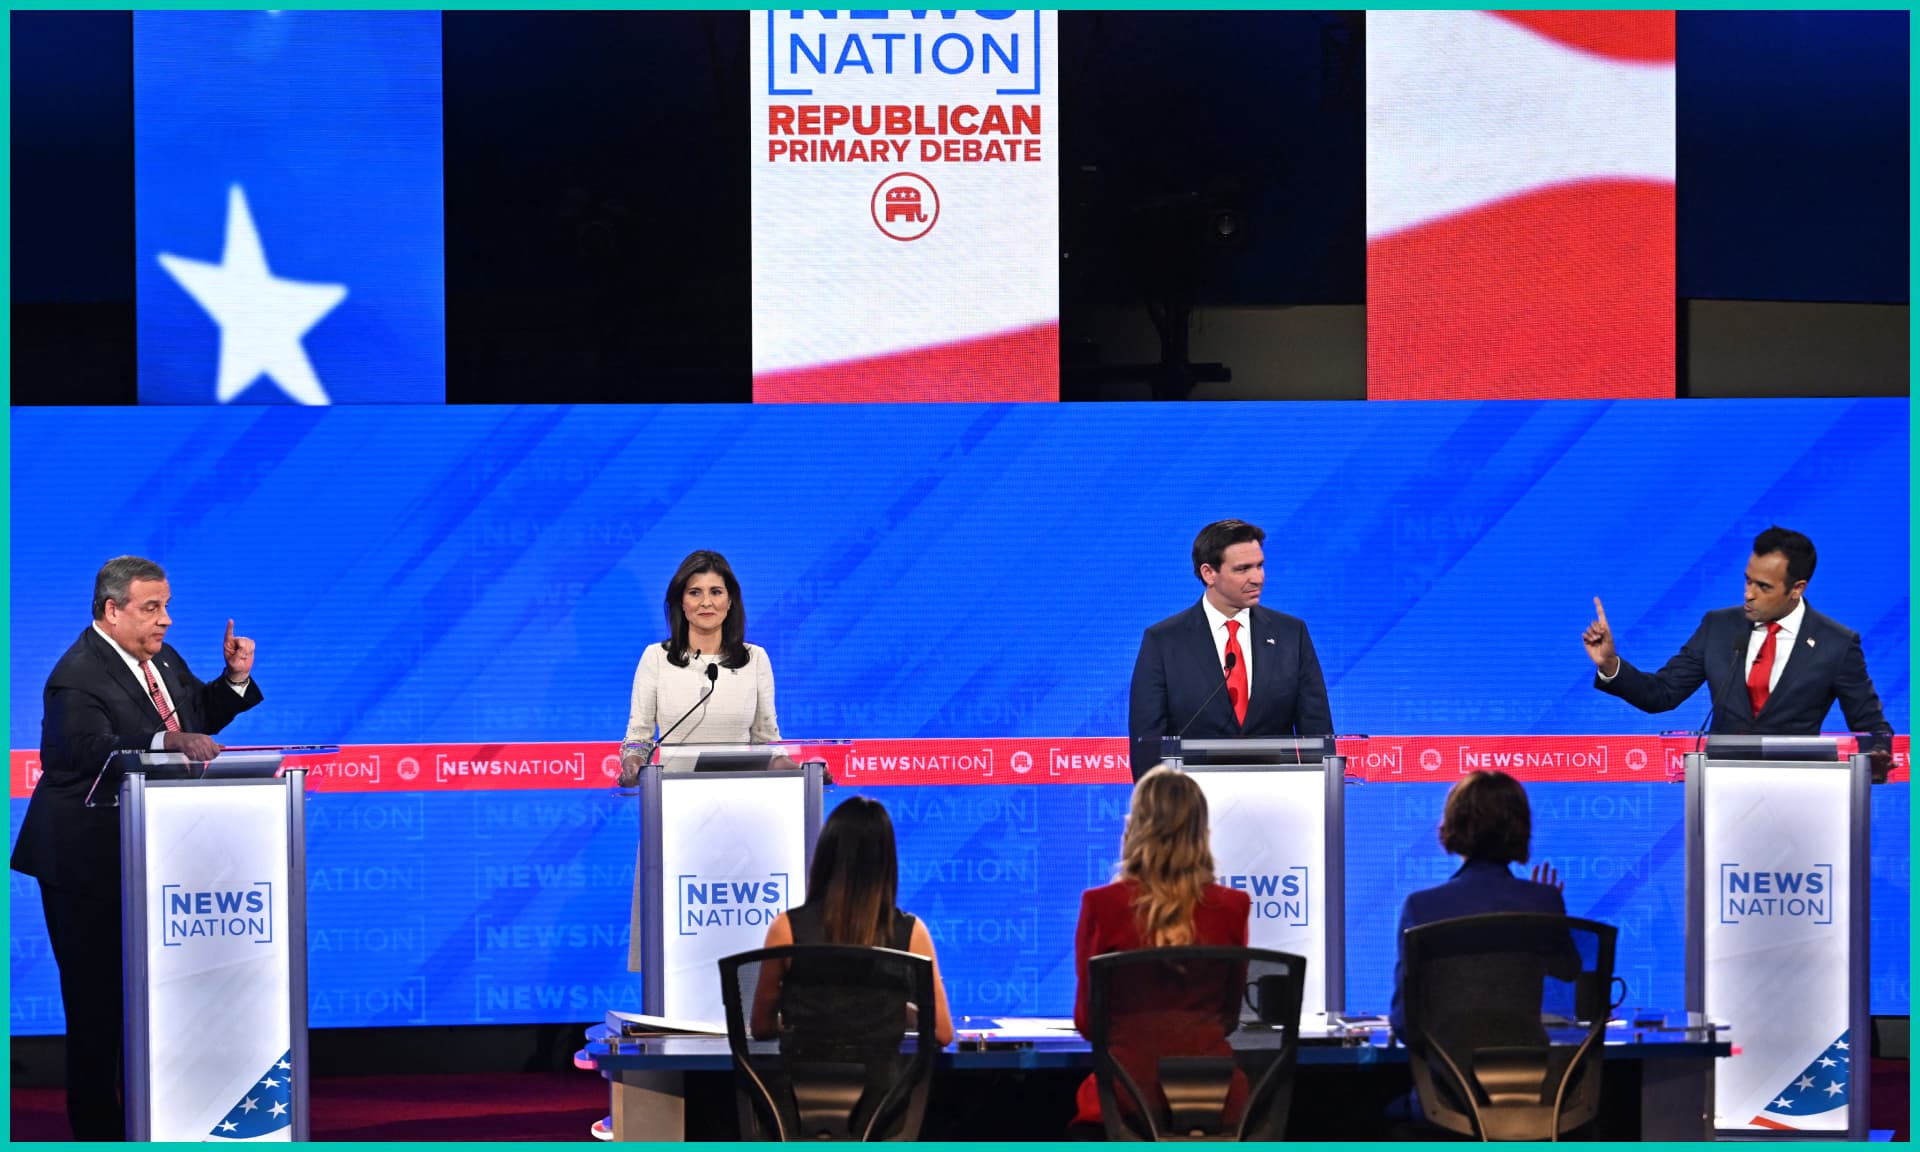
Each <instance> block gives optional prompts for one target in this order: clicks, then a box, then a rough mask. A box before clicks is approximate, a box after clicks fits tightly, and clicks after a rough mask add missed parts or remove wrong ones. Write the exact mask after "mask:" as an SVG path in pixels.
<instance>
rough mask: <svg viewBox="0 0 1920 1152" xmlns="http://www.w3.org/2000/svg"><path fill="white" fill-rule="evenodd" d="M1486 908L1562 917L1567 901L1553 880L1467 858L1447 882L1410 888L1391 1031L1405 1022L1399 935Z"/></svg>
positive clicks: (1402, 909) (1402, 917) (1397, 945)
mask: <svg viewBox="0 0 1920 1152" xmlns="http://www.w3.org/2000/svg"><path fill="white" fill-rule="evenodd" d="M1486 912H1544V913H1546V914H1547V915H1550V916H1565V915H1566V914H1567V902H1566V901H1565V900H1564V899H1563V898H1562V897H1561V895H1560V889H1558V888H1555V887H1553V886H1552V885H1551V884H1535V883H1534V882H1533V881H1531V880H1524V879H1521V878H1520V877H1518V876H1515V875H1514V874H1513V872H1512V871H1511V870H1509V868H1508V866H1507V865H1505V864H1495V863H1492V862H1490V861H1486V860H1468V861H1466V862H1465V863H1463V864H1461V865H1460V869H1459V871H1457V872H1455V873H1454V874H1453V876H1452V877H1451V878H1450V879H1448V880H1447V882H1446V883H1444V884H1436V885H1434V886H1433V887H1432V888H1422V889H1421V890H1420V891H1418V892H1414V893H1410V894H1409V895H1408V896H1407V899H1406V902H1405V903H1403V904H1401V905H1400V927H1399V928H1398V929H1396V930H1395V931H1394V934H1393V954H1394V959H1393V1012H1392V1017H1391V1018H1392V1021H1393V1031H1394V1034H1395V1035H1404V1034H1405V1033H1404V1030H1403V1029H1404V1025H1405V1023H1406V1021H1405V1017H1404V1016H1403V1015H1402V1012H1401V1007H1400V985H1401V982H1402V980H1403V979H1404V978H1405V975H1406V973H1405V972H1404V971H1403V970H1402V968H1401V964H1400V934H1401V933H1403V932H1405V931H1406V930H1407V929H1409V928H1418V927H1419V926H1420V925H1422V924H1431V923H1433V922H1434V921H1436V920H1451V919H1453V918H1454V917H1456V916H1478V915H1481V914H1482V913H1486Z"/></svg>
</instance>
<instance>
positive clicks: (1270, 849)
mask: <svg viewBox="0 0 1920 1152" xmlns="http://www.w3.org/2000/svg"><path fill="white" fill-rule="evenodd" d="M1333 748H1334V744H1333V740H1332V739H1331V738H1326V737H1315V738H1309V739H1292V738H1260V737H1254V738H1242V739H1209V740H1185V741H1182V740H1180V739H1178V738H1176V737H1167V738H1166V739H1164V740H1162V741H1161V758H1162V759H1164V760H1170V761H1172V762H1173V763H1174V764H1175V765H1176V766H1178V767H1179V768H1180V769H1181V770H1182V771H1184V772H1186V773H1187V774H1188V775H1190V776H1192V777H1193V778H1194V780H1195V781H1197V782H1198V783H1199V785H1200V790H1201V791H1202V792H1204V793H1205V794H1206V797H1207V815H1208V818H1209V820H1210V822H1211V825H1212V832H1213V870H1214V882H1215V883H1217V884H1223V885H1226V886H1227V887H1230V888H1240V889H1244V890H1245V891H1246V893H1247V894H1248V895H1249V896H1251V897H1252V898H1253V922H1252V923H1251V925H1249V929H1248V943H1249V944H1250V945H1252V946H1253V947H1255V948H1271V949H1274V950H1276V951H1280V952H1291V953H1293V954H1294V955H1296V956H1304V957H1306V959H1307V986H1306V989H1305V991H1304V993H1303V995H1302V997H1301V1002H1300V1013H1301V1016H1302V1017H1303V1018H1304V1017H1306V1016H1308V1015H1310V1014H1312V1013H1316V1012H1338V1011H1340V1010H1341V1009H1342V1008H1343V1007H1345V1000H1346V890H1345V884H1344V882H1343V877H1344V874H1345V864H1346V832H1345V828H1346V823H1345V821H1346V809H1345V803H1344V798H1343V794H1342V791H1341V789H1342V787H1343V785H1344V780H1345V776H1346V766H1347V762H1346V758H1345V757H1344V756H1339V755H1336V754H1334V751H1333Z"/></svg>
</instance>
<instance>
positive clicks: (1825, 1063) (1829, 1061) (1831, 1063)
mask: <svg viewBox="0 0 1920 1152" xmlns="http://www.w3.org/2000/svg"><path fill="white" fill-rule="evenodd" d="M1839 1066H1840V1062H1839V1061H1837V1060H1835V1059H1833V1058H1832V1057H1830V1056H1822V1057H1820V1067H1822V1068H1837V1067H1839Z"/></svg>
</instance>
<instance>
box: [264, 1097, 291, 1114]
mask: <svg viewBox="0 0 1920 1152" xmlns="http://www.w3.org/2000/svg"><path fill="white" fill-rule="evenodd" d="M267 1113H268V1114H269V1115H272V1116H285V1115H286V1114H287V1102H286V1101H285V1100H278V1101H275V1102H274V1105H273V1107H271V1108H269V1109H267Z"/></svg>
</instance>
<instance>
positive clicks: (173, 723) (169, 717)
mask: <svg viewBox="0 0 1920 1152" xmlns="http://www.w3.org/2000/svg"><path fill="white" fill-rule="evenodd" d="M140 671H142V672H144V673H146V674H147V695H149V696H151V697H153V706H154V707H155V708H158V709H160V723H162V724H165V725H166V726H167V731H169V732H178V731H180V717H178V716H175V715H174V714H173V709H171V708H169V707H167V697H166V694H165V693H163V692H161V691H160V681H158V680H155V679H154V678H153V665H152V664H151V663H150V662H148V661H146V660H142V661H140Z"/></svg>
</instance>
